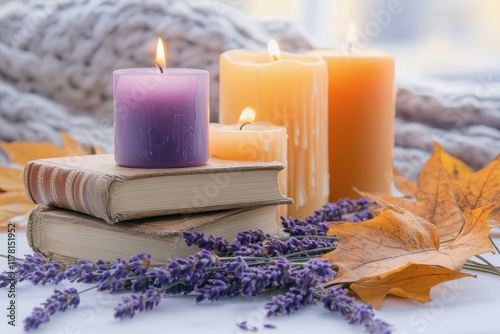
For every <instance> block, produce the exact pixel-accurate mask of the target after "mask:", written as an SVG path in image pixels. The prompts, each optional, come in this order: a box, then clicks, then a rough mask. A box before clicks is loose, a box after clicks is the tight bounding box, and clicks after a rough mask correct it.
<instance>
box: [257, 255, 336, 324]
mask: <svg viewBox="0 0 500 334" xmlns="http://www.w3.org/2000/svg"><path fill="white" fill-rule="evenodd" d="M335 275H336V273H335V271H334V270H333V269H332V268H331V267H330V264H329V263H328V261H327V260H320V259H312V260H309V261H308V262H307V265H306V266H305V267H304V268H303V269H301V270H300V271H298V272H294V281H295V282H293V284H292V287H291V288H290V289H289V291H288V292H287V293H286V294H284V295H279V296H276V297H273V299H272V301H270V302H269V303H267V304H266V306H265V308H266V309H267V310H268V312H267V316H268V317H270V316H273V315H279V314H284V313H287V314H288V313H291V312H295V311H298V310H299V309H301V308H302V307H304V306H307V305H310V304H312V303H313V299H314V298H313V297H314V291H315V288H316V286H317V285H318V284H320V283H324V282H327V281H329V280H330V279H332V278H334V277H335Z"/></svg>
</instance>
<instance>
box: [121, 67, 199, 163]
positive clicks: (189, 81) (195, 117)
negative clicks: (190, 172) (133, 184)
mask: <svg viewBox="0 0 500 334" xmlns="http://www.w3.org/2000/svg"><path fill="white" fill-rule="evenodd" d="M113 83H114V86H113V89H114V92H113V94H114V109H115V161H116V163H117V164H118V165H120V166H125V167H136V168H170V167H188V166H198V165H202V164H204V163H205V162H207V160H208V119H209V107H208V95H209V93H208V72H207V71H204V70H196V69H183V68H179V69H168V68H167V69H165V70H164V72H163V73H160V70H159V69H158V68H132V69H124V70H116V71H114V72H113Z"/></svg>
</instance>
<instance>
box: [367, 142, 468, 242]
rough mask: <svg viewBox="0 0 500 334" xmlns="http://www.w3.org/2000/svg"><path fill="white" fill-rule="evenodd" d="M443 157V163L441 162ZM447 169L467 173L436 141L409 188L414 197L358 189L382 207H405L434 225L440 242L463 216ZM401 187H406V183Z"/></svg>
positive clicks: (454, 231) (457, 228) (450, 236)
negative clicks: (431, 152)
mask: <svg viewBox="0 0 500 334" xmlns="http://www.w3.org/2000/svg"><path fill="white" fill-rule="evenodd" d="M443 160H445V161H446V164H443ZM449 168H452V171H453V170H456V171H457V172H456V175H457V176H458V175H465V174H466V173H467V171H466V169H465V168H464V167H463V166H462V165H460V164H458V163H454V162H453V161H452V159H451V156H448V155H445V154H444V153H443V150H442V149H441V148H440V146H439V145H437V144H436V145H435V147H434V153H433V154H432V156H431V157H430V158H429V160H428V161H427V162H426V163H425V165H424V166H423V167H422V170H421V172H420V175H419V177H418V180H417V187H416V188H415V189H414V190H413V192H414V198H404V197H396V196H390V195H384V194H376V193H368V192H360V194H361V195H363V196H366V197H368V198H371V199H373V200H374V201H376V202H377V203H378V204H379V205H382V206H389V205H395V206H398V207H401V208H404V209H407V210H409V211H411V212H413V213H414V214H416V215H418V216H421V217H423V218H424V219H426V220H427V221H429V222H431V223H432V224H434V225H435V226H436V227H437V229H438V232H439V237H440V238H441V240H442V241H448V240H453V239H454V238H455V237H456V236H457V234H458V232H459V231H460V228H461V227H462V224H463V222H464V220H465V218H464V215H463V212H462V209H461V208H460V206H459V205H458V203H457V201H456V199H455V195H454V193H453V190H452V187H451V182H452V181H451V180H450V178H449V173H450V170H449ZM400 183H401V181H400ZM405 186H406V187H408V185H407V182H405Z"/></svg>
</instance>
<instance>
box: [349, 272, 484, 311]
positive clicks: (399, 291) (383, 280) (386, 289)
mask: <svg viewBox="0 0 500 334" xmlns="http://www.w3.org/2000/svg"><path fill="white" fill-rule="evenodd" d="M462 277H475V276H474V275H471V274H468V273H463V272H458V273H457V272H455V271H454V270H451V269H448V268H442V267H437V266H428V265H422V264H415V263H408V264H407V265H405V266H403V267H400V268H396V269H394V270H392V271H389V272H387V273H384V274H381V275H376V276H370V277H364V278H361V279H359V280H358V281H357V282H355V283H352V284H351V285H350V288H351V290H353V291H354V292H356V294H357V295H358V296H359V297H360V298H361V299H362V300H363V301H364V302H365V303H367V304H370V305H372V306H373V307H374V308H376V309H380V304H381V302H382V300H383V299H384V298H385V297H386V296H388V295H394V296H398V297H402V298H408V299H413V300H416V301H418V302H420V303H425V302H428V301H430V299H431V298H430V295H429V293H430V290H431V288H432V287H433V286H435V285H437V284H439V283H443V282H446V281H450V280H454V279H458V278H462Z"/></svg>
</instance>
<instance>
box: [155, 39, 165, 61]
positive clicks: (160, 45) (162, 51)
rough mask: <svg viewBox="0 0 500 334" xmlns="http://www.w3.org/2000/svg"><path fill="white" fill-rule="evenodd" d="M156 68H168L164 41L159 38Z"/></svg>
mask: <svg viewBox="0 0 500 334" xmlns="http://www.w3.org/2000/svg"><path fill="white" fill-rule="evenodd" d="M155 64H156V66H158V67H160V68H163V67H166V66H167V56H166V54H165V49H164V48H163V41H162V40H161V38H158V45H157V46H156V61H155Z"/></svg>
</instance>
